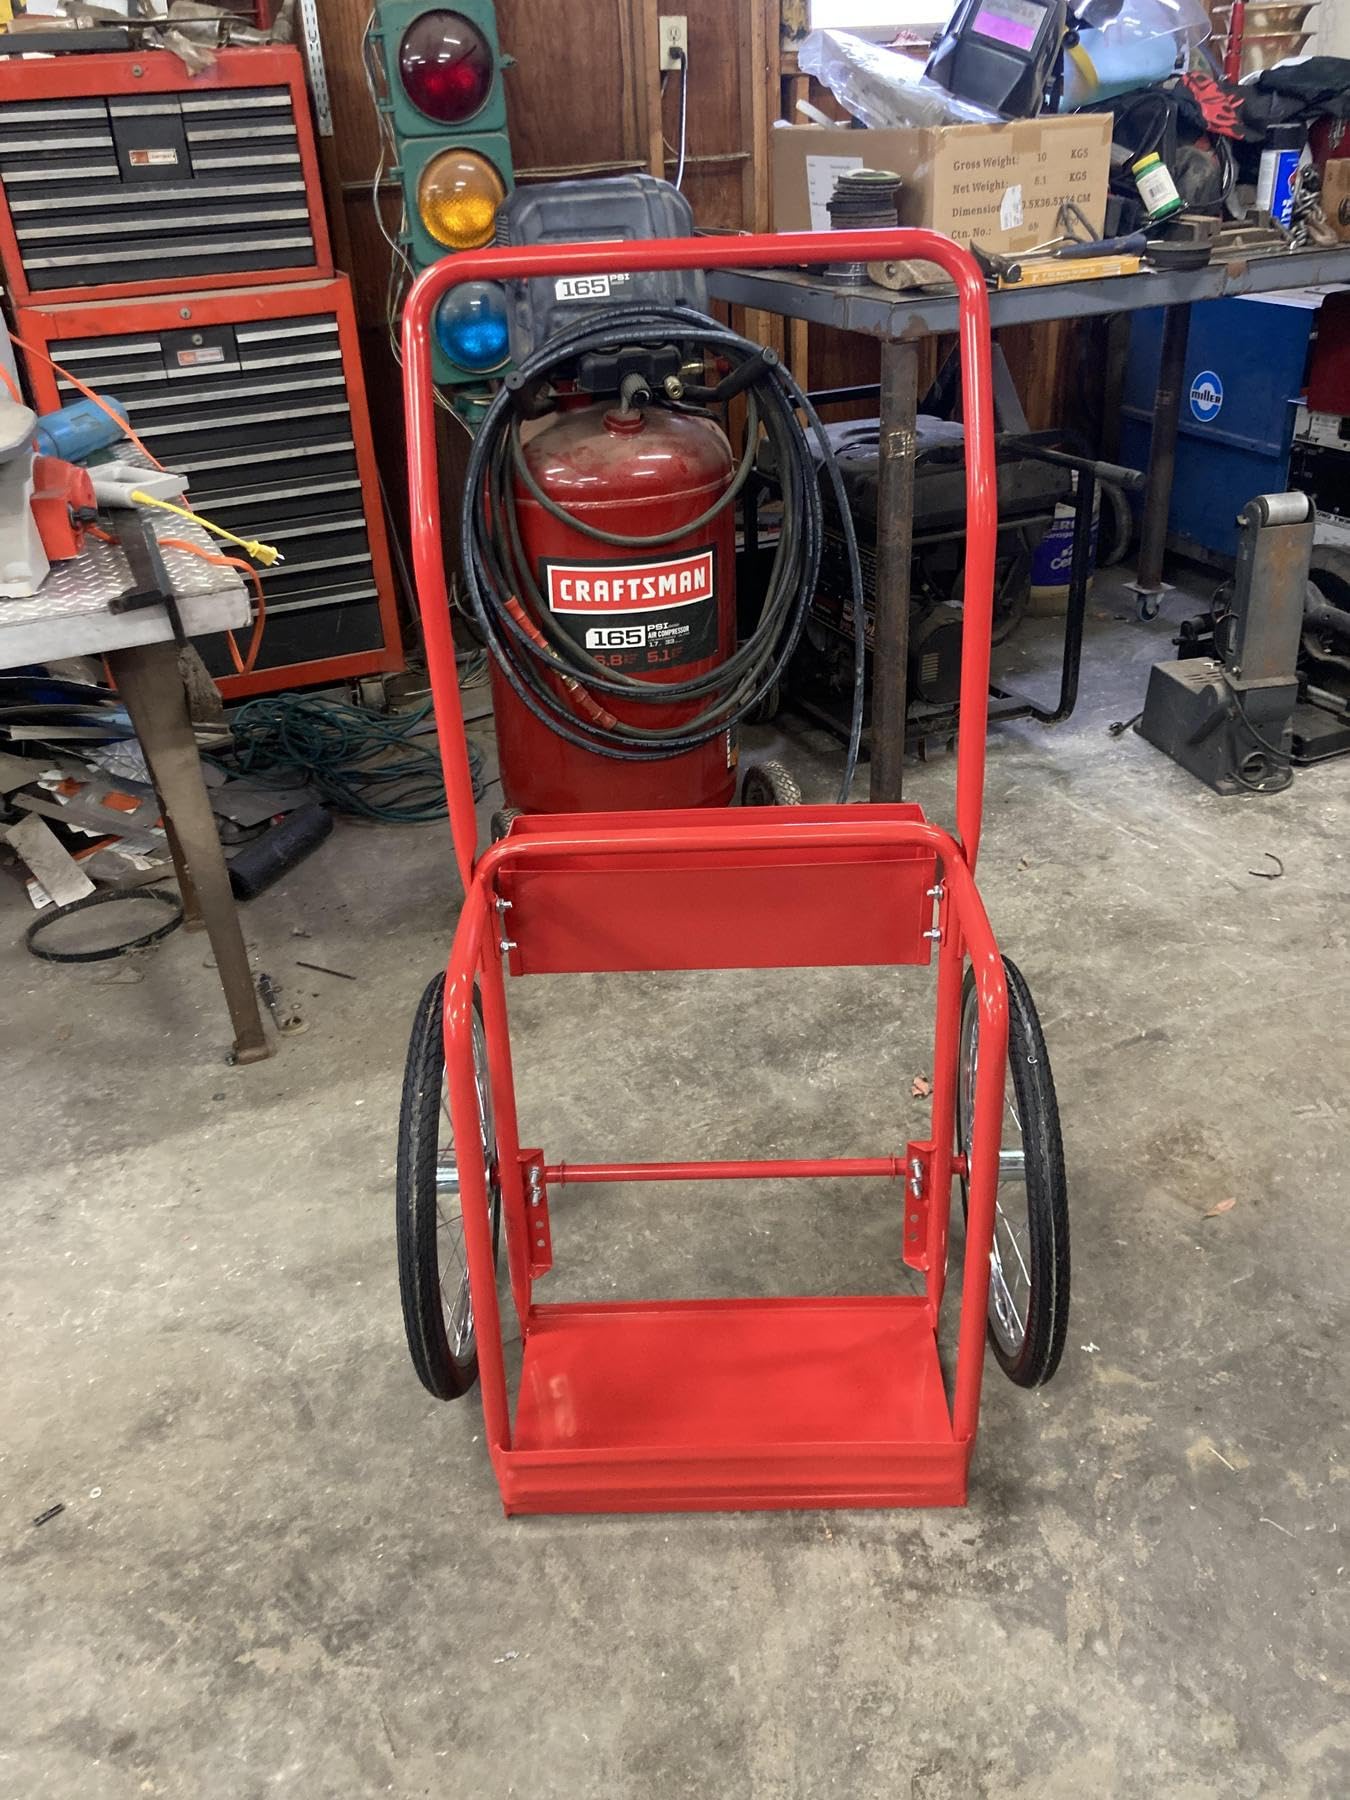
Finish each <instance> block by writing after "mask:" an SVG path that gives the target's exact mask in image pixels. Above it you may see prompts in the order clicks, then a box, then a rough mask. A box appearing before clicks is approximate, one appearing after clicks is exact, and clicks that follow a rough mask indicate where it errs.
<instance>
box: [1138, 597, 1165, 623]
mask: <svg viewBox="0 0 1350 1800" xmlns="http://www.w3.org/2000/svg"><path fill="white" fill-rule="evenodd" d="M1161 605H1162V597H1161V595H1159V594H1140V596H1139V617H1140V618H1141V619H1156V618H1157V616H1158V608H1159V607H1160V606H1161Z"/></svg>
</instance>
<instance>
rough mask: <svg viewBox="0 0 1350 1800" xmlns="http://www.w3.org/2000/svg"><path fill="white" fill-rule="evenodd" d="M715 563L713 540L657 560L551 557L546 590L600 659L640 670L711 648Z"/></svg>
mask: <svg viewBox="0 0 1350 1800" xmlns="http://www.w3.org/2000/svg"><path fill="white" fill-rule="evenodd" d="M716 571H717V561H716V554H715V552H714V551H713V549H712V547H711V546H709V547H708V548H707V549H706V550H692V551H688V552H686V553H685V554H684V555H683V556H667V557H661V558H659V559H658V560H656V561H654V562H633V561H627V562H621V563H619V562H616V563H564V562H553V563H546V564H545V565H544V570H543V575H544V593H545V596H546V597H547V600H548V607H549V611H550V612H551V613H552V614H553V616H554V617H555V618H556V619H557V621H558V623H559V624H560V625H561V626H562V627H563V629H564V630H565V631H566V632H567V634H568V636H569V637H572V638H575V639H576V641H577V643H578V644H580V645H581V646H582V648H583V649H585V650H587V651H589V652H590V654H591V655H592V656H593V657H595V659H596V661H597V662H603V663H605V664H607V665H608V666H609V667H610V668H615V669H623V670H624V671H625V672H626V673H629V674H640V673H641V672H642V671H643V670H646V669H650V670H656V669H662V668H679V667H682V666H683V665H684V664H687V663H691V662H698V661H699V660H700V659H701V658H703V657H707V656H711V655H713V654H714V653H715V651H716V649H717V572H716Z"/></svg>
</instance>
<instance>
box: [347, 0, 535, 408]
mask: <svg viewBox="0 0 1350 1800" xmlns="http://www.w3.org/2000/svg"><path fill="white" fill-rule="evenodd" d="M376 23H377V30H378V35H379V40H380V43H381V46H382V54H383V59H384V72H385V92H386V98H385V101H384V103H383V104H384V107H385V109H386V111H387V113H388V118H389V123H390V126H391V129H392V134H393V139H394V144H395V147H396V150H397V154H398V169H397V171H396V173H397V176H398V179H399V182H400V184H401V186H402V188H403V203H404V221H405V223H404V234H405V243H406V248H407V253H408V259H409V261H410V262H411V264H412V266H413V269H414V271H415V272H416V273H418V274H420V273H421V271H422V270H423V269H425V268H427V267H428V266H429V265H430V264H431V263H434V262H438V261H439V260H440V259H441V257H443V256H449V255H454V254H455V253H456V252H458V251H461V250H476V249H480V248H482V247H483V246H484V245H486V244H490V243H491V242H492V240H493V235H494V233H495V230H496V220H497V208H498V207H499V206H500V205H501V203H502V201H503V200H504V199H505V198H506V196H507V194H508V193H509V192H510V190H511V188H512V186H513V185H514V177H513V172H512V167H511V145H510V140H509V138H508V137H507V133H506V96H505V94H504V92H503V89H502V69H503V64H504V61H505V59H504V58H503V56H502V53H501V47H500V45H499V43H498V41H497V18H496V10H495V8H494V7H493V5H492V4H491V0H454V3H453V4H451V5H428V4H427V0H380V3H379V5H378V7H377V21H376ZM434 348H435V354H434V356H433V366H434V372H435V376H436V379H437V380H438V381H439V382H441V383H442V384H445V385H455V384H463V383H466V382H477V381H482V380H483V379H484V377H485V376H488V375H492V374H496V373H498V372H500V371H501V370H502V369H504V368H505V366H506V363H507V361H508V356H509V352H508V347H507V326H506V295H505V291H504V290H502V289H500V288H498V287H497V286H496V284H495V283H487V282H475V283H472V284H470V286H468V287H467V288H456V289H452V290H451V291H450V292H449V293H448V294H447V295H446V297H445V301H444V302H443V304H442V306H441V308H440V310H439V311H438V313H437V315H436V343H435V347H434Z"/></svg>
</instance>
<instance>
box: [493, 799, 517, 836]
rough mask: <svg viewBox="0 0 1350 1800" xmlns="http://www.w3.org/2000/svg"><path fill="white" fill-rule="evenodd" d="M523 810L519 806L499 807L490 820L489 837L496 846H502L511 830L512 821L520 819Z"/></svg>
mask: <svg viewBox="0 0 1350 1800" xmlns="http://www.w3.org/2000/svg"><path fill="white" fill-rule="evenodd" d="M520 814H521V808H520V807H518V806H499V807H498V808H497V810H496V812H495V813H493V815H492V817H491V818H490V819H489V820H488V836H489V837H490V838H491V839H492V841H493V843H494V844H500V843H501V841H502V839H503V838H504V837H505V836H506V834H507V832H508V831H510V829H511V821H512V819H518V818H519V817H520Z"/></svg>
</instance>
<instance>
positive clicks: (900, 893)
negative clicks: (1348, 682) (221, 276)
mask: <svg viewBox="0 0 1350 1800" xmlns="http://www.w3.org/2000/svg"><path fill="white" fill-rule="evenodd" d="M827 257H828V259H829V260H832V261H840V260H844V261H857V262H879V261H887V260H892V259H902V258H911V257H912V258H917V259H920V260H923V261H926V262H934V263H937V264H939V265H940V266H941V267H942V268H944V269H945V270H946V271H947V272H948V273H949V274H950V275H951V277H952V278H953V280H954V281H955V283H956V287H957V292H958V295H959V298H960V313H961V319H960V342H961V358H962V368H963V379H964V394H965V426H966V483H967V507H968V519H967V526H968V540H967V560H966V575H965V590H964V608H965V618H964V631H965V636H964V660H963V665H962V686H961V729H960V741H959V748H958V758H957V800H956V833H955V835H953V834H952V833H951V832H949V831H946V830H944V829H942V828H941V827H939V826H937V825H935V824H932V823H930V822H929V821H928V820H927V819H925V817H924V816H923V813H922V811H921V810H920V809H919V808H918V807H917V806H911V805H900V804H895V805H877V806H867V805H857V806H848V805H834V806H764V807H753V808H748V809H744V810H742V809H737V808H730V807H708V808H704V809H700V810H685V811H667V812H608V813H585V814H582V813H573V814H544V813H534V814H527V815H525V816H522V817H520V818H517V819H516V820H515V821H514V822H513V823H512V824H511V827H510V829H509V831H508V832H507V834H506V836H505V837H504V838H503V839H502V840H501V841H500V842H497V843H495V844H493V845H492V846H491V847H490V848H488V849H486V850H485V851H483V852H482V853H481V854H479V852H478V848H477V826H476V817H475V807H474V796H473V790H472V782H471V777H470V770H469V761H468V751H467V744H466V740H465V735H464V724H463V714H462V711H461V706H460V696H459V690H458V686H457V682H456V673H455V651H454V644H453V641H452V636H451V628H450V607H449V597H448V594H447V587H446V575H445V568H444V562H443V552H442V537H441V513H440V484H439V481H438V471H437V464H436V437H435V425H434V408H433V393H432V387H431V360H430V327H431V320H432V315H433V311H434V309H435V306H436V303H437V301H438V300H439V299H440V297H441V296H442V295H443V294H444V292H445V291H446V290H447V289H448V288H450V287H451V286H452V285H454V284H456V283H460V282H468V281H476V282H487V281H502V280H508V279H511V278H514V277H525V276H548V277H558V276H584V275H599V274H613V273H615V272H616V271H635V270H653V269H708V268H715V267H725V266H727V265H731V264H736V265H742V266H744V265H750V266H756V267H766V266H770V267H771V266H781V265H784V264H788V265H791V264H800V263H818V262H822V261H824V260H826V259H827ZM403 349H404V369H405V394H406V400H407V414H408V461H409V477H410V483H409V485H410V492H411V494H412V496H413V504H414V509H415V510H414V515H413V552H414V558H415V565H416V579H417V588H418V598H419V602H420V606H421V612H422V619H423V625H424V631H425V638H426V645H427V652H428V659H429V663H430V670H431V679H432V688H433V693H434V697H435V703H436V715H437V721H438V726H439V731H440V744H441V753H442V757H443V762H444V768H445V780H446V789H447V793H448V796H449V805H450V822H451V829H452V833H453V837H454V845H455V854H456V860H457V863H458V867H459V872H460V875H461V877H462V879H463V884H464V905H463V908H462V911H461V913H460V917H459V923H458V927H457V929H456V932H455V937H454V942H453V945H452V948H451V952H450V959H449V966H448V968H447V970H446V973H445V976H444V977H443V978H439V977H438V978H437V980H436V981H434V982H433V983H432V984H431V986H430V987H429V988H428V990H427V992H426V994H425V995H424V996H423V1001H422V1006H421V1009H420V1012H419V1015H418V1019H417V1024H416V1029H415V1033H414V1039H413V1047H412V1051H411V1054H410V1059H409V1075H408V1083H407V1086H406V1089H405V1095H404V1112H403V1119H402V1131H401V1140H400V1146H399V1164H400V1194H399V1261H400V1283H401V1288H402V1294H403V1304H404V1315H405V1322H406V1325H407V1329H408V1338H409V1346H410V1349H411V1351H412V1355H413V1360H414V1364H415V1366H416V1368H417V1371H418V1374H419V1375H420V1377H421V1378H422V1380H423V1382H424V1384H425V1385H426V1386H427V1387H428V1388H429V1389H430V1390H431V1391H432V1392H433V1393H435V1394H437V1395H439V1396H440V1397H442V1398H447V1399H448V1398H452V1397H454V1396H455V1395H458V1394H462V1393H464V1392H465V1391H466V1390H467V1389H469V1388H470V1387H471V1386H472V1385H473V1384H474V1382H475V1381H476V1380H477V1379H479V1378H480V1377H481V1381H482V1388H483V1409H484V1417H485V1421H486V1435H487V1442H488V1448H489V1453H490V1455H491V1457H492V1462H493V1466H494V1469H495V1471H496V1475H497V1479H498V1483H499V1485H500V1489H501V1495H502V1501H503V1504H504V1506H505V1508H506V1510H507V1512H508V1513H532V1512H634V1511H666V1510H694V1509H702V1510H711V1509H742V1508H762V1507H807V1506H809V1507H819V1506H904V1505H959V1504H961V1503H962V1502H964V1500H965V1498H966V1482H967V1471H968V1468H969V1463H970V1457H971V1451H972V1447H973V1445H974V1441H975V1432H976V1422H977V1416H978V1411H979V1400H980V1384H981V1376H982V1371H983V1364H984V1348H985V1339H986V1332H987V1333H988V1336H989V1339H990V1341H991V1344H992V1348H993V1350H994V1353H995V1355H996V1357H997V1359H998V1361H999V1362H1000V1363H1001V1364H1002V1366H1003V1367H1004V1369H1005V1370H1006V1371H1007V1373H1008V1374H1009V1375H1010V1376H1011V1377H1012V1378H1013V1380H1014V1381H1017V1382H1018V1383H1020V1384H1021V1385H1025V1386H1031V1385H1034V1384H1036V1383H1037V1382H1040V1381H1043V1380H1045V1379H1048V1377H1049V1375H1050V1374H1051V1373H1053V1370H1054V1367H1055V1365H1056V1363H1057V1362H1058V1359H1059V1355H1060V1351H1061V1350H1062V1347H1063V1342H1064V1331H1065V1323H1066V1319H1067V1306H1068V1219H1067V1210H1066V1204H1065V1194H1064V1170H1063V1156H1062V1151H1061V1147H1060V1138H1059V1124H1058V1116H1057V1112H1056V1107H1055V1100H1054V1090H1053V1086H1052V1084H1051V1080H1050V1069H1049V1062H1048V1059H1047V1056H1046V1052H1045V1044H1044V1040H1043V1038H1042V1036H1041V1032H1040V1027H1039V1025H1038V1023H1037V1021H1036V1017H1035V1012H1034V1008H1033V1007H1032V1004H1031V999H1030V996H1029V994H1028V993H1027V991H1026V985H1025V983H1024V982H1023V980H1022V978H1021V977H1020V975H1018V973H1017V971H1016V970H1015V969H1014V968H1013V967H1012V965H1011V964H1008V963H1006V962H1005V960H1004V959H1003V958H1002V957H1001V956H1000V954H999V951H998V947H997V945H996V943H995V941H994V936H993V933H992V931H991V929H990V926H989V921H988V919H987V917H986V915H985V911H984V907H983V905H982V904H981V901H980V897H979V894H978V892H977V890H976V887H975V881H974V867H975V857H976V851H977V847H978V842H979V832H980V814H981V805H982V798H983V783H984V755H985V728H986V718H987V701H988V679H989V637H990V627H991V618H992V581H993V569H994V554H995V539H996V529H997V517H996V488H995V477H994V443H993V409H992V400H991V381H990V345H989V313H988V301H987V297H986V293H985V289H984V284H983V281H982V280H981V277H980V275H979V272H978V270H977V269H976V267H975V264H974V262H973V261H972V260H971V258H970V257H969V256H968V255H967V254H966V252H964V251H963V250H960V249H958V248H957V247H956V246H955V245H954V244H952V243H951V242H950V241H949V240H948V239H946V238H942V237H939V236H937V235H936V234H934V233H931V232H925V231H904V230H901V231H895V230H891V231H873V232H864V231H853V232H844V233H842V234H841V233H838V232H835V233H831V234H830V236H829V238H828V240H825V239H822V238H821V237H818V236H815V235H812V234H809V233H801V234H788V235H782V236H759V237H754V236H752V237H743V238H734V239H712V240H709V239H694V238H682V239H681V238H676V239H666V240H661V241H655V242H630V243H625V244H621V245H620V244H615V243H610V242H600V243H593V244H585V245H582V244H576V245H563V246H558V245H552V246H537V247H532V248H523V249H514V248H513V249H497V250H486V251H482V252H476V253H468V254H465V255H462V256H458V257H453V258H447V259H446V260H445V261H443V262H441V263H438V264H436V265H435V266H434V267H432V268H431V269H429V270H427V271H426V273H425V274H423V275H422V276H421V278H420V279H419V280H418V282H417V284H416V285H415V287H414V288H413V290H412V293H411V295H410V297H409V301H408V304H407V308H406V311H405V314H404V325H403ZM935 949H936V953H937V1018H936V1030H935V1037H934V1050H933V1092H932V1127H931V1135H930V1136H929V1137H928V1138H926V1139H924V1140H923V1141H918V1142H912V1143H909V1144H908V1145H906V1146H905V1148H904V1151H903V1153H901V1152H899V1151H898V1150H897V1149H892V1150H891V1151H890V1152H889V1153H887V1154H884V1155H880V1156H875V1157H866V1158H853V1159H840V1158H828V1157H823V1158H814V1159H803V1160H792V1161H722V1162H712V1161H690V1162H679V1163H614V1164H606V1163H592V1164H575V1163H570V1162H565V1161H563V1160H562V1159H561V1158H559V1157H556V1156H545V1154H544V1152H543V1151H542V1150H538V1149H530V1148H522V1147H521V1144H520V1139H519V1127H518V1123H517V1116H516V1102H515V1093H514V1087H513V1079H512V1067H511V1050H510V1043H509V1038H508V1029H507V1009H506V992H505V968H509V970H510V972H511V973H512V974H513V975H540V974H558V973H570V972H577V971H596V970H623V971H637V970H653V969H681V970H686V969H688V970H692V969H729V968H743V969H744V968H768V967H777V968H802V967H840V966H845V965H879V966H895V965H898V964H916V965H926V964H928V963H929V962H930V960H931V958H932V956H933V952H934V950H935ZM504 965H505V967H504ZM839 1176H857V1177H872V1178H876V1177H886V1178H889V1179H890V1180H891V1181H892V1182H893V1183H894V1193H895V1201H894V1205H895V1209H896V1218H897V1224H898V1225H899V1227H900V1243H901V1247H902V1252H901V1253H902V1255H903V1260H904V1262H905V1263H906V1264H908V1266H909V1267H910V1268H911V1269H913V1270H916V1271H918V1272H919V1273H920V1274H921V1276H922V1288H923V1291H922V1292H921V1293H898V1292H897V1293H893V1294H883V1295H874V1294H873V1295H866V1296H840V1297H838V1298H817V1297H812V1298H775V1299H764V1298H752V1299H731V1300H722V1299H719V1300H667V1301H648V1302H637V1301H618V1302H604V1303H596V1302H586V1303H580V1304H573V1305H550V1304H546V1303H541V1302H539V1301H538V1300H536V1298H535V1285H536V1283H537V1282H539V1281H540V1280H541V1279H542V1278H543V1277H544V1276H545V1275H546V1274H547V1273H548V1270H549V1268H550V1266H551V1262H552V1245H551V1232H550V1227H549V1202H550V1197H551V1196H552V1195H553V1194H554V1193H555V1191H556V1190H557V1189H558V1188H559V1187H561V1186H563V1185H572V1184H579V1183H580V1184H600V1183H612V1182H630V1181H685V1180H728V1179H778V1178H781V1177H805V1178H811V1177H814V1178H835V1177H839ZM954 1178H955V1179H956V1180H957V1181H958V1182H959V1184H960V1188H961V1192H962V1195H963V1199H964V1202H965V1209H966V1224H965V1237H964V1256H963V1262H962V1267H961V1272H960V1321H959V1328H958V1332H957V1340H956V1356H955V1365H954V1369H953V1370H952V1371H951V1387H950V1397H949V1392H948V1382H947V1375H946V1373H945V1372H944V1368H943V1365H942V1361H941V1360H940V1356H939V1323H940V1317H941V1311H942V1302H943V1292H944V1287H945V1283H946V1273H947V1261H948V1248H949V1214H950V1202H951V1194H952V1185H953V1179H954ZM503 1227H504V1229H503ZM501 1241H504V1243H505V1249H506V1257H505V1261H506V1265H507V1273H508V1276H509V1299H510V1304H512V1305H513V1307H514V1309H515V1312H516V1315H517V1318H518V1320H519V1326H520V1334H521V1339H522V1359H521V1367H520V1375H519V1380H518V1383H517V1384H516V1387H517V1391H516V1394H515V1400H514V1408H513V1405H512V1398H511V1395H510V1393H509V1390H508V1380H507V1370H506V1363H505V1359H504V1356H503V1348H502V1317H501V1310H502V1309H501V1301H500V1299H499V1292H498V1281H497V1272H498V1271H497V1264H498V1252H499V1248H500V1243H501Z"/></svg>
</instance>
